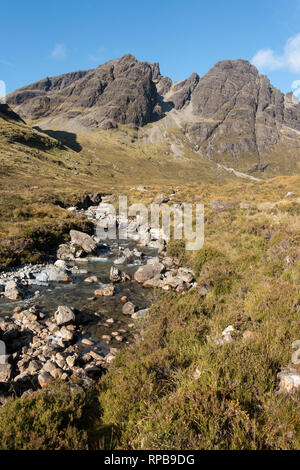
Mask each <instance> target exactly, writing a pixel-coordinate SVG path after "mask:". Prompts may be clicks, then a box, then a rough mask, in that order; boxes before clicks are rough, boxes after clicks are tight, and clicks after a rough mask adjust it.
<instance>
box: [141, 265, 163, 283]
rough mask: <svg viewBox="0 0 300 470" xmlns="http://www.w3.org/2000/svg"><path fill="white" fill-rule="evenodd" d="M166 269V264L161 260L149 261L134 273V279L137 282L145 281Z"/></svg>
mask: <svg viewBox="0 0 300 470" xmlns="http://www.w3.org/2000/svg"><path fill="white" fill-rule="evenodd" d="M163 270H164V265H163V264H161V263H159V262H153V263H148V264H146V265H144V266H140V267H139V268H138V270H137V271H136V272H135V274H134V279H135V280H136V281H137V282H140V283H143V282H145V281H148V280H149V279H151V278H153V277H154V276H156V275H157V274H161V272H162V271H163Z"/></svg>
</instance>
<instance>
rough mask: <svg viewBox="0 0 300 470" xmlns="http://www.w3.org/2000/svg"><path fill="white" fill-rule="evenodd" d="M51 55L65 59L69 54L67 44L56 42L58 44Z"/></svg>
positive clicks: (58, 58)
mask: <svg viewBox="0 0 300 470" xmlns="http://www.w3.org/2000/svg"><path fill="white" fill-rule="evenodd" d="M51 55H52V57H53V58H54V59H57V60H64V59H65V58H66V55H67V49H66V46H65V45H64V44H56V46H55V47H54V49H53V50H52V52H51Z"/></svg>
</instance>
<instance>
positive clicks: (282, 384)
mask: <svg viewBox="0 0 300 470" xmlns="http://www.w3.org/2000/svg"><path fill="white" fill-rule="evenodd" d="M277 377H278V379H279V391H280V392H283V393H292V392H294V391H296V390H298V389H299V387H300V374H299V373H298V372H297V371H296V370H295V369H282V370H281V371H280V372H279V374H278V375H277Z"/></svg>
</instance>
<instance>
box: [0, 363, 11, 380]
mask: <svg viewBox="0 0 300 470" xmlns="http://www.w3.org/2000/svg"><path fill="white" fill-rule="evenodd" d="M11 373H12V366H11V364H0V382H9V380H10V379H11Z"/></svg>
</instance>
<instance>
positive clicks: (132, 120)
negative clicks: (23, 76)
mask: <svg viewBox="0 0 300 470" xmlns="http://www.w3.org/2000/svg"><path fill="white" fill-rule="evenodd" d="M152 73H153V68H152V66H151V64H148V63H146V62H138V61H137V60H136V59H135V58H134V57H133V56H132V55H126V56H124V57H122V58H121V59H117V60H112V61H110V62H107V63H106V64H104V65H101V66H100V67H98V68H96V69H95V70H89V71H84V72H75V73H70V74H66V75H60V76H58V77H54V78H46V79H44V80H41V81H40V82H37V83H34V84H32V85H29V86H26V87H24V88H21V89H20V90H18V91H16V92H14V93H12V94H11V95H10V96H9V97H8V100H9V103H10V104H11V105H12V106H13V107H14V109H18V110H19V111H20V113H21V114H22V116H24V117H25V118H28V119H39V118H41V117H47V116H57V115H63V116H64V117H65V118H66V119H74V118H76V119H77V120H78V122H79V123H80V124H82V125H84V126H87V127H99V126H100V127H103V128H104V129H109V128H113V127H115V124H114V123H115V122H117V123H121V124H136V125H138V126H141V125H144V124H146V123H148V122H149V121H150V120H151V116H152V111H153V108H154V106H155V104H156V102H157V91H156V87H155V84H154V82H153V81H152ZM156 73H157V72H156Z"/></svg>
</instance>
